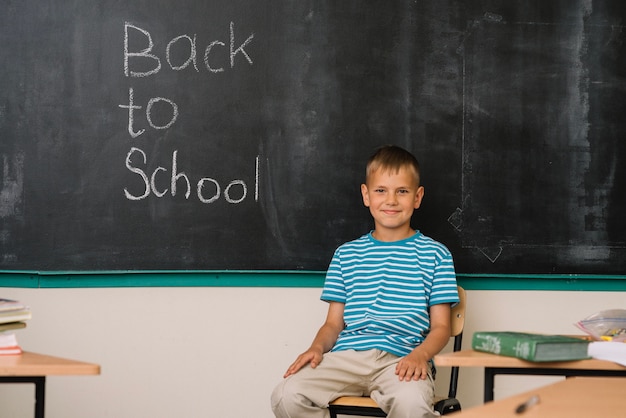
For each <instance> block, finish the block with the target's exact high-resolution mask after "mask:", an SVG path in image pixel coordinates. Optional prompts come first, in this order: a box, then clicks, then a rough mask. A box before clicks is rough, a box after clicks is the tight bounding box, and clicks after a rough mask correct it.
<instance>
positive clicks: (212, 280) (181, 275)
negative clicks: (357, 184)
mask: <svg viewBox="0 0 626 418" xmlns="http://www.w3.org/2000/svg"><path fill="white" fill-rule="evenodd" d="M323 282H324V272H321V271H113V272H86V271H85V272H37V271H0V287H19V288H41V289H46V288H47V289H55V288H107V287H293V288H302V287H312V288H316V287H321V286H322V284H323ZM458 282H459V284H460V285H461V286H463V287H464V288H465V289H467V290H545V291H609V292H624V291H626V275H576V274H571V275H556V274H555V275H528V274H459V275H458Z"/></svg>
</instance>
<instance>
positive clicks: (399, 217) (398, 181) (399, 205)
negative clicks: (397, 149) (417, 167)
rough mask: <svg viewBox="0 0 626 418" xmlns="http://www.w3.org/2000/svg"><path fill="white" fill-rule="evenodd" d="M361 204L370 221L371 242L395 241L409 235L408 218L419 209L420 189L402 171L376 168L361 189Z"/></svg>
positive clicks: (408, 173)
mask: <svg viewBox="0 0 626 418" xmlns="http://www.w3.org/2000/svg"><path fill="white" fill-rule="evenodd" d="M361 194H362V196H363V204H364V205H365V206H367V207H368V208H369V209H370V213H371V214H372V217H373V218H374V224H375V231H374V238H376V239H378V240H380V241H398V240H401V239H405V238H408V237H410V236H411V235H413V234H414V233H415V232H414V231H413V229H412V228H411V216H412V215H413V211H414V210H415V209H417V208H419V206H420V204H421V202H422V198H423V197H424V188H423V187H422V186H419V184H418V181H417V177H416V174H415V173H414V172H413V171H412V170H410V169H408V168H406V167H403V168H400V170H398V171H397V172H395V171H394V170H388V169H384V168H379V169H378V170H376V171H374V172H372V173H371V174H370V175H369V178H368V179H367V184H362V185H361Z"/></svg>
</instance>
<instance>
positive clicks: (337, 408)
mask: <svg viewBox="0 0 626 418" xmlns="http://www.w3.org/2000/svg"><path fill="white" fill-rule="evenodd" d="M458 291H459V299H460V301H459V303H458V304H457V305H456V306H455V307H453V308H452V310H451V320H450V325H451V327H450V329H451V333H450V334H451V335H450V337H454V351H459V350H460V349H461V342H462V340H463V327H464V325H465V304H466V297H465V289H463V288H462V287H461V286H458ZM458 380H459V368H458V367H452V371H451V372H450V387H449V389H448V396H447V397H444V398H440V397H438V398H435V406H434V408H435V411H438V412H439V413H440V414H441V415H446V414H449V413H451V412H455V411H460V410H461V404H460V403H459V401H458V400H457V399H456V389H457V383H458ZM328 410H329V411H330V417H331V418H337V415H338V414H342V415H358V416H366V417H386V416H387V414H386V413H385V412H384V411H383V410H382V409H380V408H379V407H378V405H377V404H376V402H375V401H374V400H373V399H372V398H370V397H369V396H342V397H340V398H337V399H335V400H334V401H332V402H331V403H330V405H328Z"/></svg>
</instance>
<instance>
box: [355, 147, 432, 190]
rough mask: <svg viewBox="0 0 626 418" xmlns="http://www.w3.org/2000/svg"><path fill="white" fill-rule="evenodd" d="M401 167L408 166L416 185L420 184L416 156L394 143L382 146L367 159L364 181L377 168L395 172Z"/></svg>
mask: <svg viewBox="0 0 626 418" xmlns="http://www.w3.org/2000/svg"><path fill="white" fill-rule="evenodd" d="M401 168H408V169H410V170H411V171H413V173H414V174H415V178H416V180H417V185H418V186H419V185H420V165H419V163H418V162H417V158H415V156H413V154H411V153H410V152H408V151H407V150H405V149H404V148H400V147H398V146H396V145H385V146H382V147H380V148H378V150H377V151H376V152H375V153H374V154H373V155H372V156H371V157H370V158H369V160H367V166H366V169H365V182H366V183H367V180H368V179H369V178H370V175H371V174H372V173H373V172H375V171H376V170H378V169H382V170H383V171H389V172H394V173H397V172H398V171H400V169H401Z"/></svg>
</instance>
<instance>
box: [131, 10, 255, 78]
mask: <svg viewBox="0 0 626 418" xmlns="http://www.w3.org/2000/svg"><path fill="white" fill-rule="evenodd" d="M131 33H135V34H138V35H139V36H143V37H144V38H145V41H146V43H147V46H146V47H145V48H144V49H142V50H141V51H138V52H131V51H130V45H129V44H130V42H131V41H130V36H131ZM253 38H254V34H251V35H250V36H248V38H247V39H246V40H245V41H244V42H243V43H241V44H240V45H239V46H237V47H235V45H236V43H235V24H234V23H233V22H230V40H229V44H228V46H227V45H226V43H224V42H222V41H219V40H215V41H211V42H210V43H209V44H208V45H207V46H206V48H205V49H204V54H203V62H204V66H205V67H206V69H207V70H208V71H210V72H212V73H221V72H223V71H224V67H223V66H219V65H223V64H217V65H215V66H212V65H211V55H212V54H213V53H215V54H219V53H220V52H221V53H222V54H224V55H226V54H227V57H228V58H229V60H230V68H234V67H235V57H236V56H237V55H239V54H241V55H242V56H243V57H244V58H245V59H246V61H247V62H248V63H249V64H250V65H252V64H253V61H252V58H250V55H248V53H247V52H246V50H245V48H246V47H247V46H248V45H249V44H250V43H251V42H252V39H253ZM179 42H181V43H188V44H189V57H188V58H187V59H186V60H185V61H184V62H183V63H182V64H180V65H175V64H174V63H172V59H171V55H170V51H171V49H172V47H173V46H174V45H176V44H177V43H179ZM134 44H135V43H133V45H134ZM153 49H154V41H153V40H152V35H150V32H148V31H147V30H145V29H142V28H140V27H138V26H135V25H132V24H130V23H128V22H126V23H125V24H124V75H126V77H148V76H150V75H153V74H156V73H158V72H159V71H160V70H161V67H162V64H161V58H159V57H158V56H157V55H155V54H154V53H153ZM197 57H198V47H197V42H196V35H195V34H194V35H193V37H192V36H189V35H180V36H177V37H175V38H173V39H172V40H171V41H169V42H168V43H167V46H166V47H165V60H166V62H167V64H168V65H169V67H170V68H171V69H172V70H174V71H180V70H184V69H185V68H187V67H189V65H190V64H193V68H194V69H195V70H196V71H198V72H199V71H200V70H199V68H198V58H197ZM131 58H134V59H141V60H142V61H144V65H147V66H146V67H142V68H143V69H144V71H133V70H131V67H130V59H131ZM218 62H220V61H218ZM221 62H227V61H225V60H222V61H221ZM150 64H151V67H150ZM147 68H149V69H147ZM145 69H147V70H145Z"/></svg>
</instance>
